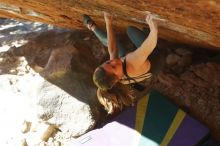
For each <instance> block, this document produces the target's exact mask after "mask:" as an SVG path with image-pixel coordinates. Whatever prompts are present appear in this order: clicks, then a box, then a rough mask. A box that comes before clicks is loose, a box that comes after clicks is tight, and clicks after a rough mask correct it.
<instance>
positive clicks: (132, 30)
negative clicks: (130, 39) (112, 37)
mask: <svg viewBox="0 0 220 146" xmlns="http://www.w3.org/2000/svg"><path fill="white" fill-rule="evenodd" d="M137 31H141V30H139V29H138V28H137V27H135V26H131V25H129V26H128V28H127V34H128V35H129V34H132V33H135V32H137Z"/></svg>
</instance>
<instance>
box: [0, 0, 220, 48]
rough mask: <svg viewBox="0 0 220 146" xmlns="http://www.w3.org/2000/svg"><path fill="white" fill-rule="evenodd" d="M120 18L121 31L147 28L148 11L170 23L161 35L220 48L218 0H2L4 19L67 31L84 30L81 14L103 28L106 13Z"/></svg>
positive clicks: (165, 24) (0, 9) (170, 38)
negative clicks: (129, 26) (133, 26)
mask: <svg viewBox="0 0 220 146" xmlns="http://www.w3.org/2000/svg"><path fill="white" fill-rule="evenodd" d="M102 11H108V12H111V13H112V14H114V15H116V16H117V21H116V23H115V24H116V25H117V26H118V28H125V27H126V26H127V25H128V24H134V25H138V26H143V23H144V21H143V20H144V16H145V15H146V11H149V12H152V13H154V14H157V15H158V16H159V17H160V18H163V19H165V20H167V22H166V23H162V24H161V27H160V30H159V33H160V34H159V36H160V37H162V38H165V39H167V40H172V41H178V42H183V43H188V44H189V43H190V44H194V45H199V46H202V47H209V48H215V49H219V48H220V41H219V37H220V27H219V26H220V2H219V1H218V0H194V1H187V0H184V1H181V2H180V1H178V0H169V1H166V0H158V1H142V0H129V1H125V0H120V1H119V0H112V1H104V0H93V1H90V0H77V1H70V0H56V1H45V0H28V1H24V0H16V1H14V0H1V2H0V17H10V18H19V19H28V20H32V21H41V22H45V23H49V24H55V25H58V26H62V27H67V28H82V27H83V25H82V22H81V14H83V13H84V14H89V15H91V16H92V17H93V18H94V19H95V20H97V23H98V24H101V25H102V26H103V24H104V23H103V13H102Z"/></svg>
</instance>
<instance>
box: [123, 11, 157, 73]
mask: <svg viewBox="0 0 220 146" xmlns="http://www.w3.org/2000/svg"><path fill="white" fill-rule="evenodd" d="M146 22H147V24H148V25H149V27H150V33H149V35H148V37H147V38H146V40H145V41H144V42H143V43H142V45H141V46H140V48H138V49H136V50H135V51H134V52H131V53H129V54H128V55H127V56H126V61H127V62H128V64H129V65H131V67H132V68H134V69H137V68H139V67H141V66H142V65H143V64H144V63H145V62H146V59H147V58H148V56H149V55H150V54H151V53H152V51H153V50H154V48H155V47H156V45H157V33H158V29H157V24H156V22H154V21H153V16H152V15H151V14H149V15H148V16H147V17H146Z"/></svg>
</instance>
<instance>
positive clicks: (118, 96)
mask: <svg viewBox="0 0 220 146" xmlns="http://www.w3.org/2000/svg"><path fill="white" fill-rule="evenodd" d="M97 97H98V100H99V102H100V103H101V104H102V105H103V106H104V107H105V110H106V111H107V112H108V114H113V113H116V112H119V111H121V110H122V109H124V108H125V107H128V106H132V105H134V102H135V99H136V97H135V96H134V92H133V90H132V89H131V88H130V87H129V85H123V84H121V83H117V84H116V85H114V87H112V88H111V89H109V90H102V89H101V88H98V90H97Z"/></svg>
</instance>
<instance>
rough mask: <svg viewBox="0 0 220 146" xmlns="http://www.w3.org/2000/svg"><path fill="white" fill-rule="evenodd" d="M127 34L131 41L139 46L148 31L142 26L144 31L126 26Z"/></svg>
mask: <svg viewBox="0 0 220 146" xmlns="http://www.w3.org/2000/svg"><path fill="white" fill-rule="evenodd" d="M127 34H128V37H129V38H130V40H131V41H132V43H133V44H134V45H135V46H136V47H137V48H139V47H140V46H141V44H142V43H143V42H144V40H145V39H146V38H147V35H148V32H147V29H145V28H144V31H142V30H140V29H138V28H137V27H134V26H128V29H127Z"/></svg>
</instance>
